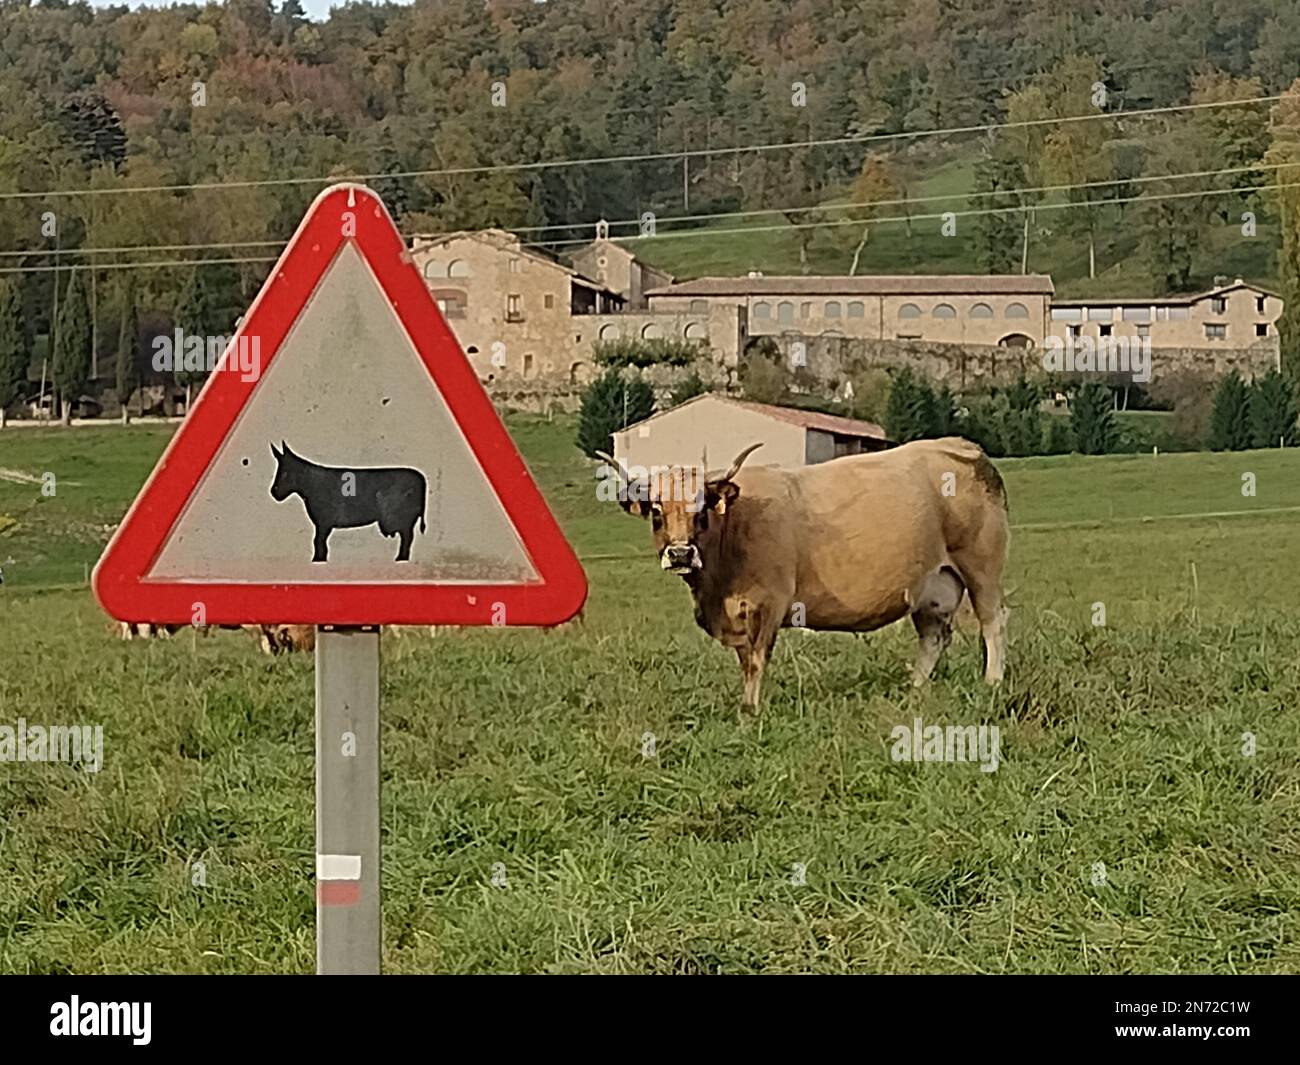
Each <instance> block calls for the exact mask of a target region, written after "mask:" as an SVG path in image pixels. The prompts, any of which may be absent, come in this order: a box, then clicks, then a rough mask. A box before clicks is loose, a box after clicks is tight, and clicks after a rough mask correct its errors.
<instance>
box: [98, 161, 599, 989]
mask: <svg viewBox="0 0 1300 1065" xmlns="http://www.w3.org/2000/svg"><path fill="white" fill-rule="evenodd" d="M444 489H445V490H444ZM394 539H396V542H395V543H394ZM92 584H93V587H94V590H95V595H96V597H97V598H98V599H99V602H100V604H101V605H102V606H103V607H104V609H105V610H106V611H108V613H109V614H110V615H111V616H113V617H114V618H117V619H118V620H119V621H126V622H151V623H153V624H155V625H157V624H176V625H185V624H198V623H199V622H198V620H197V619H198V618H199V617H202V619H203V622H204V623H206V624H208V625H263V626H267V625H270V626H277V625H282V624H286V623H289V622H292V623H294V624H298V625H305V624H308V623H314V624H315V625H316V626H317V628H316V633H317V638H316V877H317V886H316V934H317V946H316V968H317V972H320V973H377V972H379V967H380V966H379V959H380V936H381V931H382V924H381V913H380V898H379V874H380V869H379V857H380V856H379V630H378V628H377V626H379V625H490V626H493V627H496V626H500V625H512V626H513V625H558V624H560V623H561V622H564V621H567V620H569V619H570V618H571V617H573V616H574V615H575V614H577V613H578V611H579V610H581V609H582V604H583V602H584V601H585V600H586V598H587V578H586V574H584V573H583V571H582V565H581V564H580V563H579V562H578V558H577V556H576V555H575V554H574V553H573V548H572V547H570V546H569V543H568V541H567V540H566V539H565V538H564V533H563V531H562V530H561V529H560V526H559V525H558V524H557V523H556V521H555V517H554V515H552V514H551V511H550V509H549V508H548V507H547V505H546V500H545V499H543V498H542V494H541V492H540V491H539V490H538V488H537V485H536V483H535V482H534V481H533V479H532V476H531V474H529V472H528V467H527V466H525V465H524V461H523V459H522V458H521V457H520V455H519V452H518V451H517V450H516V448H515V445H514V442H513V441H512V440H511V439H510V434H509V433H508V432H506V428H505V426H504V425H503V424H502V422H501V419H500V417H499V416H498V415H497V413H496V410H495V409H494V408H493V406H492V400H491V399H490V398H489V396H488V394H487V393H486V392H485V391H484V389H483V385H482V383H481V382H480V381H479V378H478V374H477V372H476V371H475V368H474V366H473V365H472V364H471V363H470V361H469V359H468V358H466V356H465V354H464V352H463V351H462V350H461V347H460V343H459V341H457V339H456V336H455V334H454V333H453V332H452V331H451V329H450V328H449V327H448V325H447V322H446V320H445V319H444V318H443V316H442V314H441V313H440V312H439V310H438V305H437V304H436V303H435V302H434V299H433V294H432V293H431V292H430V290H429V286H428V285H427V284H426V282H425V279H424V277H423V275H422V274H421V272H420V270H419V268H418V266H417V265H416V263H415V260H414V259H413V258H412V255H411V253H410V250H409V249H408V248H407V245H406V240H405V238H404V237H403V236H402V234H401V233H400V232H399V231H398V229H397V226H396V225H395V224H394V222H393V219H392V217H391V216H390V215H389V213H388V211H387V210H386V209H385V208H384V205H383V204H382V203H381V202H380V200H379V197H378V196H376V195H375V193H374V192H373V191H371V190H370V189H367V188H365V187H363V186H361V185H353V184H347V183H345V184H342V185H335V186H333V187H331V188H328V189H326V190H325V191H324V192H322V193H321V194H320V195H319V196H318V197H317V198H316V200H315V202H314V203H313V204H312V205H311V207H310V208H309V210H308V211H307V215H306V217H305V218H304V219H303V221H302V224H301V225H300V226H299V227H298V231H297V232H296V233H295V234H294V235H293V238H292V239H291V240H290V241H289V244H288V246H287V247H286V248H285V250H284V253H283V254H282V255H281V256H280V259H279V261H278V262H277V263H276V265H275V268H274V269H273V270H272V271H271V272H270V274H269V275H268V277H267V280H266V283H265V284H264V285H263V286H262V290H261V292H259V293H258V295H257V299H256V300H254V301H253V305H252V306H251V307H250V308H249V309H248V313H247V314H245V315H244V317H243V318H241V319H240V321H239V328H238V330H237V331H236V334H235V336H234V338H232V339H231V341H230V342H229V344H228V345H227V347H226V351H225V354H224V355H222V357H221V361H220V362H219V363H218V364H217V367H216V368H215V369H214V370H213V371H212V373H211V375H210V376H209V377H208V380H207V383H206V384H205V385H204V386H203V391H202V392H201V393H200V394H199V397H198V399H196V400H195V402H194V409H193V410H192V411H188V412H187V413H186V418H185V421H184V422H183V423H182V424H181V425H180V427H179V428H178V429H177V430H176V435H175V436H174V437H172V441H171V443H170V444H169V445H168V447H167V451H166V453H165V454H164V455H163V457H162V458H161V459H160V460H159V461H158V465H157V466H156V467H155V468H154V472H153V474H152V475H151V476H150V478H149V480H148V482H147V483H146V484H145V486H144V488H143V489H141V491H140V494H139V496H138V497H137V498H136V501H135V502H134V503H133V504H132V506H131V509H130V511H128V512H127V515H126V517H125V518H123V519H122V523H121V524H120V525H119V526H118V529H117V532H116V533H115V534H114V536H113V539H112V541H111V542H110V543H109V545H108V547H107V548H106V549H105V551H104V555H103V557H102V558H101V559H100V560H99V564H98V565H97V566H96V567H95V572H94V576H93V579H92Z"/></svg>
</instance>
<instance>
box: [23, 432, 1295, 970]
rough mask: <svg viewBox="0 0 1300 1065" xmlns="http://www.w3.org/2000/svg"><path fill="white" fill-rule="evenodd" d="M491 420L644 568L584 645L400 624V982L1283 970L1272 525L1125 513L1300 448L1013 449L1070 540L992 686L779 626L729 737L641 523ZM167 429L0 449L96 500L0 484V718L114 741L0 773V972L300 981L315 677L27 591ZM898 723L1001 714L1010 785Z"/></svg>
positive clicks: (704, 643)
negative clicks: (287, 977)
mask: <svg viewBox="0 0 1300 1065" xmlns="http://www.w3.org/2000/svg"><path fill="white" fill-rule="evenodd" d="M511 428H512V431H513V432H514V433H515V435H516V437H517V439H518V440H519V441H520V443H521V446H522V448H523V450H524V452H525V454H526V455H527V457H528V459H529V462H530V464H531V466H532V468H533V469H534V471H535V473H536V474H537V476H538V477H539V480H540V481H541V482H542V484H543V487H544V490H545V491H546V493H547V495H548V498H549V499H550V500H551V501H552V504H553V505H554V506H555V508H556V509H557V511H558V512H559V514H560V516H561V519H562V521H563V522H564V524H565V526H566V528H567V530H568V531H569V533H570V535H571V536H572V538H573V539H574V541H575V544H576V545H577V547H578V549H579V551H580V552H581V553H583V554H585V555H593V554H619V555H621V554H627V553H632V554H634V555H635V556H636V558H635V559H634V560H611V561H595V562H592V563H590V564H589V566H588V570H589V575H590V577H591V581H592V597H591V601H590V603H589V608H588V611H587V618H586V621H585V623H584V625H583V626H582V627H580V628H573V627H571V628H568V629H565V630H563V631H560V632H557V633H540V632H511V631H505V632H500V631H497V632H494V631H479V632H467V633H457V634H451V635H442V636H439V637H436V638H429V637H427V636H424V635H422V634H421V635H412V636H407V637H404V638H397V637H395V636H389V637H386V638H385V669H384V682H383V683H384V729H385V732H384V765H385V774H386V776H385V793H384V825H385V862H386V867H385V873H384V877H385V907H386V909H385V916H386V946H385V964H386V966H387V967H388V968H389V969H390V970H392V971H429V970H450V971H482V970H494V971H511V970H526V971H580V972H592V971H633V972H647V971H655V972H663V971H672V972H692V971H714V970H725V971H755V970H764V971H791V970H808V969H813V970H818V971H839V970H845V969H852V970H856V971H876V970H886V971H899V970H901V971H915V972H935V971H942V972H971V971H992V972H997V971H1052V972H1134V971H1249V972H1268V971H1284V970H1289V971H1294V970H1295V969H1296V967H1297V964H1300V947H1298V945H1297V938H1296V928H1295V921H1296V914H1297V909H1298V908H1300V893H1298V892H1297V888H1296V884H1297V876H1296V874H1297V871H1298V869H1297V867H1298V866H1300V829H1297V827H1296V826H1297V825H1300V818H1298V817H1297V814H1300V809H1298V807H1300V769H1298V768H1297V766H1296V763H1295V759H1294V751H1295V750H1296V749H1297V746H1298V745H1300V722H1298V721H1297V719H1296V716H1295V714H1294V713H1292V712H1291V709H1290V708H1292V707H1294V706H1295V705H1296V703H1297V700H1298V699H1300V671H1298V668H1297V665H1296V656H1295V654H1294V648H1295V646H1296V643H1297V640H1300V622H1297V621H1296V620H1295V618H1294V609H1293V606H1294V592H1293V590H1292V588H1291V587H1290V586H1289V582H1288V580H1287V579H1286V578H1285V575H1287V574H1290V573H1291V571H1292V570H1293V568H1294V559H1295V557H1296V555H1297V550H1298V549H1300V542H1298V541H1300V537H1298V536H1297V533H1296V531H1295V529H1296V521H1295V515H1294V514H1286V513H1283V514H1257V515H1254V516H1243V517H1236V518H1231V519H1205V520H1189V521H1152V522H1149V523H1144V522H1141V521H1133V522H1126V521H1114V522H1112V521H1110V520H1109V519H1110V517H1111V515H1112V514H1113V515H1114V516H1115V517H1116V518H1128V517H1140V516H1142V515H1157V514H1174V513H1180V512H1189V511H1217V510H1229V509H1233V510H1242V509H1250V508H1266V507H1282V506H1296V505H1300V488H1297V487H1296V484H1297V478H1296V476H1295V473H1296V465H1297V463H1300V458H1297V457H1296V456H1295V455H1294V453H1290V452H1288V453H1279V452H1270V453H1247V454H1244V455H1230V456H1218V455H1170V456H1165V455H1162V456H1160V457H1159V458H1158V459H1153V458H1151V457H1150V456H1137V457H1115V458H1101V459H1077V458H1075V459H1030V460H1020V461H1011V462H1006V463H1003V464H1001V466H1002V469H1003V471H1004V474H1005V476H1006V479H1007V483H1008V487H1009V491H1010V494H1011V499H1012V508H1013V509H1012V514H1013V520H1014V521H1016V522H1017V523H1034V524H1036V523H1043V522H1059V521H1077V522H1082V523H1083V524H1081V525H1075V526H1071V527H1068V528H1064V529H1059V528H1058V529H1032V528H1022V529H1021V530H1020V531H1018V532H1017V534H1016V536H1015V540H1014V543H1013V554H1012V566H1011V572H1010V575H1009V585H1010V587H1011V596H1012V600H1013V603H1014V605H1015V607H1016V615H1015V621H1014V623H1013V641H1014V642H1013V652H1012V672H1011V675H1010V678H1009V681H1008V683H1007V685H1006V686H1005V687H1004V688H1003V689H1001V690H1000V691H998V692H996V693H990V692H988V691H986V690H985V689H984V688H983V686H982V685H981V684H980V683H979V680H978V665H979V655H978V650H977V646H976V644H975V641H974V640H973V638H972V637H971V636H969V635H965V636H959V637H958V639H957V640H956V641H955V642H954V645H953V648H952V649H951V651H950V652H949V655H948V658H947V659H946V661H945V663H944V664H943V665H941V667H940V674H939V677H938V680H937V682H936V684H935V685H934V686H933V687H932V688H931V689H930V690H929V691H926V692H922V693H919V694H918V693H913V692H912V691H911V690H910V689H909V688H908V687H907V684H906V676H905V665H906V661H907V658H908V656H909V655H910V652H911V642H912V641H911V637H910V633H909V632H907V631H905V630H904V628H903V627H894V628H891V629H889V630H886V631H884V632H881V633H878V634H874V635H873V636H871V637H869V638H865V639H855V638H852V637H841V636H795V635H793V634H792V635H788V636H786V637H784V638H783V640H782V642H781V643H780V644H779V646H778V650H777V655H776V660H775V662H774V665H773V667H772V669H771V671H770V673H769V685H768V691H767V696H768V701H767V707H766V710H765V713H764V715H763V717H762V719H761V721H760V722H759V723H758V724H757V725H755V726H753V727H750V728H748V729H742V728H740V727H739V726H738V725H737V722H736V718H735V714H734V705H735V701H736V696H737V690H738V676H737V672H738V671H737V670H736V667H735V662H734V658H733V657H732V656H730V655H729V654H727V653H726V652H724V651H723V650H722V649H720V648H719V647H717V646H716V645H714V644H712V643H710V642H709V641H708V640H707V639H706V638H705V637H704V636H703V635H702V634H701V633H699V632H698V631H697V630H695V628H694V626H693V624H692V623H691V620H690V607H689V601H688V599H687V596H686V594H685V592H684V590H683V589H682V587H681V586H680V583H679V582H677V581H676V580H674V579H671V578H669V577H666V576H664V575H663V574H662V573H660V572H658V567H657V565H656V564H655V561H654V559H653V557H651V554H650V552H649V550H648V533H647V532H646V530H645V528H644V527H643V526H642V525H641V524H639V523H637V522H634V521H632V520H631V519H628V518H625V517H624V516H622V515H621V514H619V513H618V512H617V511H616V510H614V509H613V508H609V507H605V508H600V507H598V506H597V505H596V504H595V503H594V502H593V501H592V496H591V482H590V480H589V477H590V471H589V466H588V464H587V463H586V462H584V461H583V460H582V459H581V458H580V457H579V456H578V455H577V453H576V452H575V451H574V450H573V449H572V448H571V447H570V446H569V443H568V432H569V428H568V426H567V425H566V424H565V423H563V422H557V423H555V424H554V425H548V424H546V423H545V422H542V421H539V420H536V419H516V420H514V421H512V423H511ZM162 442H163V439H162V436H161V435H159V434H157V433H155V432H152V431H136V430H132V431H131V432H128V433H124V432H122V431H121V430H119V429H116V428H106V429H103V430H98V429H96V430H81V431H76V432H73V433H69V434H59V433H50V434H38V433H34V432H32V431H22V432H12V433H7V434H3V435H0V467H3V466H8V467H20V468H24V469H28V470H30V471H32V472H39V471H41V470H42V469H44V468H47V467H48V468H52V469H55V470H56V471H58V472H59V474H60V478H61V484H65V483H66V481H74V480H75V481H79V482H81V486H80V487H77V488H71V487H67V488H65V487H61V488H60V491H59V494H58V496H56V497H55V499H54V500H47V501H43V502H40V503H36V502H35V500H34V499H33V493H32V492H31V490H30V489H27V488H18V486H15V485H11V484H8V483H5V482H0V513H10V514H14V515H17V516H19V517H20V519H21V522H22V524H21V525H20V526H19V528H18V529H16V530H14V531H12V532H11V533H10V534H9V535H8V536H0V560H3V558H4V557H6V556H12V557H14V559H15V562H14V563H5V568H6V572H7V574H8V573H9V572H11V571H12V572H13V573H14V574H15V575H16V577H15V579H14V581H13V582H11V583H6V585H5V586H4V587H3V589H0V645H2V646H3V669H0V722H12V721H13V720H14V719H15V718H16V717H18V716H19V715H24V716H26V717H27V718H28V719H29V720H31V721H48V722H102V723H103V724H104V726H105V731H106V741H105V742H106V759H107V767H106V769H105V770H104V772H102V773H101V774H99V775H98V776H95V777H88V776H86V775H84V774H82V773H81V772H79V771H77V770H74V769H71V768H67V767H61V766H58V767H55V766H50V767H46V766H31V765H14V764H5V765H0V804H2V806H0V810H2V812H3V831H2V832H0V867H3V868H4V869H5V870H6V872H7V874H8V875H6V876H5V877H3V878H0V971H19V972H31V971H41V972H47V971H67V970H73V971H78V972H83V971H115V970H121V969H134V970H144V971H158V972H196V971H201V972H232V971H248V970H255V971H309V970H310V969H311V967H312V964H313V961H312V958H313V932H312V928H313V922H312V889H311V869H312V859H311V854H312V822H311V818H312V807H311V801H310V794H311V786H312V784H311V782H312V735H311V700H312V669H311V663H310V661H309V660H306V659H304V658H301V657H298V658H292V659H282V660H275V661H272V660H269V659H266V658H263V657H261V656H259V655H257V654H255V653H254V649H253V647H252V644H251V641H250V640H248V639H247V638H245V637H243V636H242V634H221V635H218V636H215V637H213V638H211V639H206V640H198V639H195V638H193V637H192V636H191V635H189V634H187V635H185V636H184V637H182V638H181V639H180V640H178V641H176V642H173V643H171V644H165V643H159V644H156V645H142V644H122V643H119V642H116V641H114V640H113V639H111V638H110V636H109V634H108V631H107V629H108V626H107V623H106V621H105V619H104V617H103V616H102V615H101V614H100V613H99V611H98V610H97V608H96V607H95V605H94V604H93V602H92V601H91V599H90V597H89V595H88V594H87V593H86V592H85V591H84V590H82V589H77V590H41V589H39V588H36V587H33V586H26V585H27V584H28V582H29V581H30V582H31V585H35V584H41V583H48V582H59V583H62V582H64V581H67V580H76V579H79V577H80V568H81V562H82V561H83V560H84V559H86V558H90V557H92V556H93V555H94V553H95V551H96V550H97V549H98V547H97V540H96V537H95V536H94V535H92V534H91V532H90V531H89V530H91V529H93V528H95V527H96V526H98V525H99V524H100V523H103V522H111V521H113V520H115V519H116V516H117V514H118V513H119V512H120V510H121V509H122V508H123V506H124V505H125V503H126V501H127V500H128V499H129V498H130V496H131V494H132V493H133V492H134V491H135V489H136V488H137V487H138V484H139V482H140V480H142V479H143V477H144V475H145V474H146V472H147V470H148V468H149V467H150V465H151V462H152V459H153V457H154V455H156V453H157V452H158V451H159V450H160V448H161V445H162ZM1245 471H1250V472H1254V473H1256V474H1257V477H1258V495H1257V496H1256V497H1255V498H1253V499H1248V498H1243V497H1242V496H1241V494H1240V483H1241V473H1242V472H1245ZM65 479H66V480H65ZM1089 523H1091V524H1089ZM61 531H70V532H73V533H74V534H75V535H76V536H81V537H82V539H73V540H72V542H71V544H70V545H69V546H66V547H65V546H64V545H63V543H62V538H61ZM51 536H60V544H59V546H58V547H47V546H44V545H46V544H48V542H49V541H48V538H49V537H51ZM37 556H40V557H39V558H37ZM33 561H35V563H36V564H35V565H33V564H32V563H33ZM1193 565H1194V566H1195V581H1193ZM1097 602H1101V603H1104V604H1105V606H1106V611H1107V625H1106V626H1105V627H1101V628H1098V627H1094V626H1093V625H1092V624H1091V618H1092V614H1093V611H1094V606H1093V604H1094V603H1097ZM918 714H919V715H920V716H922V717H923V718H924V719H925V720H926V722H927V723H929V722H939V723H942V722H945V721H951V722H955V723H973V722H979V721H985V720H992V721H996V722H997V723H999V724H1000V726H1001V727H1002V729H1003V749H1004V757H1005V759H1006V760H1005V763H1004V764H1003V766H1002V768H1001V769H1000V770H999V771H998V772H997V773H995V774H989V775H986V774H981V773H979V772H978V771H977V770H976V769H975V768H974V767H972V766H961V765H956V766H954V765H929V766H921V767H916V766H910V765H900V764H896V763H893V762H892V761H891V760H890V759H889V757H888V746H889V741H888V736H889V730H890V728H891V727H892V726H893V725H895V724H898V723H900V722H910V721H911V719H912V718H913V716H914V715H918ZM1247 730H1250V731H1253V732H1255V733H1256V734H1257V735H1258V737H1259V753H1258V754H1257V755H1256V756H1255V757H1254V758H1245V757H1242V756H1241V754H1240V752H1239V747H1240V736H1241V734H1242V732H1244V731H1247ZM646 732H652V733H654V735H655V736H656V737H657V741H658V755H657V757H655V758H649V759H647V758H643V757H642V754H641V750H642V739H643V736H644V734H645V733H646ZM195 860H203V861H205V862H206V863H207V886H206V887H204V888H198V887H194V886H192V885H191V880H192V870H191V865H190V863H192V862H193V861H195ZM496 862H504V863H505V865H506V868H507V872H508V877H509V884H508V886H507V887H505V888H500V889H498V888H493V887H492V886H490V883H489V878H490V876H491V870H492V866H493V864H494V863H496ZM795 862H799V863H803V864H805V865H806V866H807V884H806V885H805V886H802V887H796V886H793V885H792V884H790V883H789V874H790V870H791V867H792V864H793V863H795ZM1095 862H1104V863H1105V865H1106V868H1107V879H1108V882H1107V884H1106V885H1105V886H1102V887H1095V886H1093V885H1092V883H1091V880H1090V874H1091V870H1092V868H1093V864H1094V863H1095Z"/></svg>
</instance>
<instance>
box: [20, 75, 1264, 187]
mask: <svg viewBox="0 0 1300 1065" xmlns="http://www.w3.org/2000/svg"><path fill="white" fill-rule="evenodd" d="M1284 95H1285V94H1283V93H1277V94H1275V95H1271V96H1256V97H1248V98H1246V99H1241V100H1211V101H1207V102H1203V103H1195V104H1172V105H1169V106H1166V107H1144V108H1137V109H1134V110H1132V111H1098V112H1096V113H1094V114H1086V115H1065V116H1062V117H1059V118H1031V119H1021V120H1019V121H1016V122H991V123H982V124H978V125H968V126H949V127H946V128H940V129H923V130H910V131H906V132H902V133H869V134H852V135H848V136H843V137H825V138H815V139H810V140H804V141H780V142H775V143H770V144H750V145H740V146H731V147H720V148H686V149H682V150H681V151H675V152H642V153H639V154H629V155H605V156H590V157H587V158H579V159H552V160H537V161H533V162H528V163H491V164H485V165H482V166H464V167H443V168H440V169H434V170H401V171H394V172H391V173H380V174H353V175H339V174H332V175H329V176H326V177H297V178H258V179H244V180H236V181H206V182H189V183H181V184H174V185H131V186H123V187H118V188H93V189H85V188H83V189H47V190H45V191H42V192H4V193H0V201H4V200H17V199H23V200H31V199H53V198H55V197H73V196H120V195H127V194H130V193H146V192H148V193H161V192H191V191H193V192H197V191H209V190H213V189H247V188H262V187H283V186H292V185H324V184H328V183H330V182H334V181H381V180H388V181H394V180H398V179H401V178H416V177H462V176H469V175H473V174H499V173H509V172H518V171H528V170H553V169H561V168H567V167H579V166H604V165H607V164H610V163H648V162H657V161H662V160H667V159H672V160H677V159H698V158H708V157H712V156H718V155H739V154H743V153H745V152H774V151H786V150H789V149H792V148H826V147H832V146H835V145H843V144H873V143H878V142H882V141H907V140H918V139H922V138H925V137H951V136H958V135H961V134H966V133H991V132H993V131H994V130H1000V129H1025V128H1029V127H1035V126H1054V125H1064V124H1066V123H1073V122H1095V121H1099V120H1103V119H1104V120H1113V119H1120V118H1144V117H1148V116H1151V115H1164V114H1175V113H1181V112H1184V111H1200V110H1207V109H1210V108H1217V107H1239V106H1242V105H1246V104H1261V103H1273V102H1276V101H1277V100H1280V99H1282V97H1283V96H1284Z"/></svg>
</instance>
